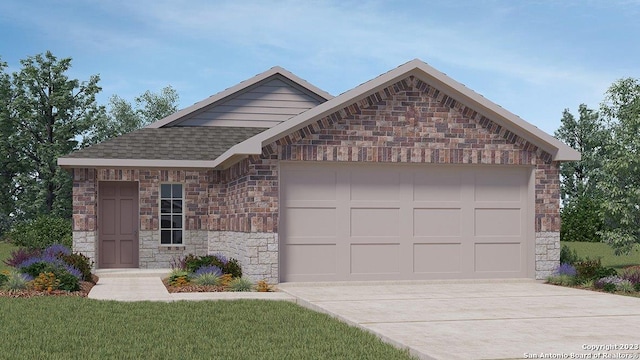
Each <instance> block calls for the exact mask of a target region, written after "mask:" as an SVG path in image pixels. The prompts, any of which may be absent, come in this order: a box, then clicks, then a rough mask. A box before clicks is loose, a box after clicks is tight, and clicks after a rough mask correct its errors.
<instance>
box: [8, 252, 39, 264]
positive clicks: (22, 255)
mask: <svg viewBox="0 0 640 360" xmlns="http://www.w3.org/2000/svg"><path fill="white" fill-rule="evenodd" d="M37 256H40V250H36V249H27V248H19V249H18V250H14V251H12V252H11V256H9V258H8V259H6V260H4V263H5V264H7V265H8V266H11V267H14V268H17V267H18V265H20V264H22V263H23V262H24V261H25V260H27V259H30V258H33V257H37Z"/></svg>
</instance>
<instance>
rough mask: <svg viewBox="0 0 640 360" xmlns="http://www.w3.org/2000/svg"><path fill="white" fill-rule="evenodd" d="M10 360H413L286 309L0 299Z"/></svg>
mask: <svg viewBox="0 0 640 360" xmlns="http://www.w3.org/2000/svg"><path fill="white" fill-rule="evenodd" d="M0 309H2V311H1V312H0V324H2V325H1V326H0V339H2V341H1V342H0V354H2V356H1V357H2V358H6V359H76V358H77V359H139V358H146V359H213V358H218V359H410V358H411V357H410V356H409V355H408V352H407V351H402V350H398V349H396V348H394V347H392V346H391V345H388V344H385V343H383V342H382V341H380V340H379V339H378V338H376V337H375V336H374V335H372V334H369V333H367V332H364V331H362V330H359V329H357V328H354V327H350V326H348V325H346V324H344V323H342V322H340V321H337V320H335V319H333V318H331V317H329V316H327V315H324V314H320V313H316V312H314V311H310V310H307V309H304V308H302V307H300V306H298V305H295V304H293V303H290V302H281V301H258V300H243V301H217V302H211V301H198V302H175V303H160V302H153V303H152V302H136V303H121V302H111V301H97V300H90V299H86V298H70V297H41V298H31V299H10V298H0Z"/></svg>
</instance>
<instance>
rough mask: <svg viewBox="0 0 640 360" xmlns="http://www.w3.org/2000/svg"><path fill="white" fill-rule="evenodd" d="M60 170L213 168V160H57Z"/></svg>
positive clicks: (214, 165) (214, 162)
mask: <svg viewBox="0 0 640 360" xmlns="http://www.w3.org/2000/svg"><path fill="white" fill-rule="evenodd" d="M58 165H59V166H60V167H62V168H66V169H71V168H106V167H114V168H178V169H195V168H215V167H216V166H217V165H216V161H213V160H163V159H98V158H58Z"/></svg>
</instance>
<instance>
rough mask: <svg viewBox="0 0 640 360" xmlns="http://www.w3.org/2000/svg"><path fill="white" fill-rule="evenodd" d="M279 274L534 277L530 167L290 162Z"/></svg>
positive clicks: (295, 277)
mask: <svg viewBox="0 0 640 360" xmlns="http://www.w3.org/2000/svg"><path fill="white" fill-rule="evenodd" d="M280 172H281V182H280V187H281V188H280V194H281V199H280V200H281V204H280V206H281V207H280V209H281V210H280V216H281V222H280V254H281V257H280V259H281V260H280V261H281V262H280V266H281V281H335V280H396V279H406V280H410V279H451V278H507V277H533V276H534V271H533V270H534V268H533V267H534V258H533V257H534V252H535V248H534V243H533V242H534V240H533V238H534V236H533V235H534V234H533V220H534V219H533V200H532V198H533V195H532V194H533V193H532V190H531V189H530V186H529V185H528V184H529V182H530V181H529V179H530V175H531V169H530V168H526V167H516V166H508V167H500V166H435V165H424V164H421V165H365V164H357V165H355V164H319V163H315V164H312V163H293V162H289V163H282V165H281V169H280Z"/></svg>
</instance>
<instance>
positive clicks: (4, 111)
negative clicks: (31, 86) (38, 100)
mask: <svg viewBox="0 0 640 360" xmlns="http://www.w3.org/2000/svg"><path fill="white" fill-rule="evenodd" d="M6 66H7V64H6V63H4V62H2V61H0V154H2V157H0V194H1V195H0V196H1V197H0V237H2V234H3V233H4V232H6V231H7V230H9V228H10V227H11V222H12V214H13V211H14V208H15V195H16V194H15V187H14V186H13V180H14V178H15V177H16V175H17V173H18V172H19V170H18V169H19V168H18V162H17V152H16V149H15V146H14V145H13V143H12V140H13V137H14V136H15V131H14V129H13V128H12V126H11V123H10V121H9V117H10V114H11V111H10V110H9V105H10V104H11V98H12V97H13V96H12V92H11V77H10V76H9V74H7V73H5V71H4V69H5V68H6Z"/></svg>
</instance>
